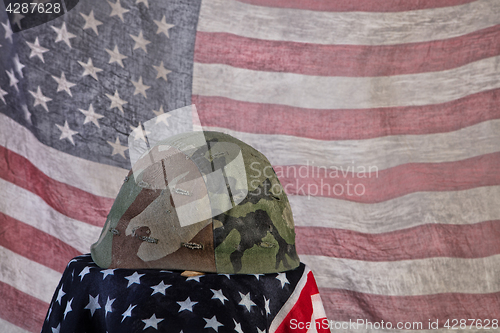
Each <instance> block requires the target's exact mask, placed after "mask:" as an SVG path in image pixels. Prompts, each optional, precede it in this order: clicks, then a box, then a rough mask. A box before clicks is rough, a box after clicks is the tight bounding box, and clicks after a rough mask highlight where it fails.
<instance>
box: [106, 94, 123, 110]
mask: <svg viewBox="0 0 500 333" xmlns="http://www.w3.org/2000/svg"><path fill="white" fill-rule="evenodd" d="M106 96H107V97H108V98H109V99H110V100H111V106H110V107H109V109H112V108H118V110H120V111H121V112H122V113H124V112H123V105H124V104H127V103H128V102H126V101H124V100H123V99H121V98H120V96H119V95H118V90H115V95H114V96H113V95H110V94H106Z"/></svg>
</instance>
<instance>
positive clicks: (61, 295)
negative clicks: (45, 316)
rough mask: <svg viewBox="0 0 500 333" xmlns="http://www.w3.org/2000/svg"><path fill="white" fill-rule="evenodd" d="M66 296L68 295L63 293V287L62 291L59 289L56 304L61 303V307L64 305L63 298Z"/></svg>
mask: <svg viewBox="0 0 500 333" xmlns="http://www.w3.org/2000/svg"><path fill="white" fill-rule="evenodd" d="M64 295H66V293H65V292H64V291H63V286H61V289H59V292H58V293H57V298H56V302H59V304H60V305H62V303H61V301H62V298H63V296H64Z"/></svg>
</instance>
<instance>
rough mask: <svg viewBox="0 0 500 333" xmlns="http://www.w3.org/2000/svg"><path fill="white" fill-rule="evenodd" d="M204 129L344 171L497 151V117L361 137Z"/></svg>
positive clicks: (277, 160) (285, 157)
mask: <svg viewBox="0 0 500 333" xmlns="http://www.w3.org/2000/svg"><path fill="white" fill-rule="evenodd" d="M283 121H286V120H285V119H284V120H283ZM204 130H212V131H219V132H224V133H226V134H230V135H232V136H234V137H235V138H238V139H240V140H241V141H243V142H245V143H247V144H249V145H250V146H252V147H254V148H255V149H257V150H258V151H260V152H261V153H262V154H264V155H265V156H268V158H269V161H270V162H271V164H272V165H306V164H307V162H309V165H311V163H312V162H313V161H314V166H318V167H319V166H322V167H327V168H328V167H331V166H335V167H338V168H340V167H343V170H344V171H346V170H348V169H347V168H350V169H349V170H352V168H353V167H354V168H357V167H361V166H364V167H366V168H367V170H366V171H368V167H369V166H374V167H376V168H377V170H379V171H380V170H384V169H388V168H392V167H395V166H398V165H402V164H406V163H441V162H453V161H460V160H464V159H467V158H471V157H475V156H480V155H484V154H489V153H494V152H499V151H500V119H498V120H490V121H486V122H482V123H479V124H476V125H473V126H469V127H465V128H462V129H460V130H457V131H453V132H447V133H436V134H423V135H392V136H384V137H379V138H373V139H365V140H336V141H322V140H315V139H309V138H302V137H295V136H289V135H276V134H253V133H245V132H239V131H233V130H229V129H225V128H218V127H204ZM471 147H474V149H471ZM356 170H358V169H356ZM339 172H340V171H339Z"/></svg>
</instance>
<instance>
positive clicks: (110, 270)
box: [90, 104, 115, 280]
mask: <svg viewBox="0 0 500 333" xmlns="http://www.w3.org/2000/svg"><path fill="white" fill-rule="evenodd" d="M90 105H92V104H90ZM114 271H115V270H114V269H106V270H104V271H101V273H102V274H103V275H102V279H103V280H104V279H105V278H106V277H107V276H108V275H114Z"/></svg>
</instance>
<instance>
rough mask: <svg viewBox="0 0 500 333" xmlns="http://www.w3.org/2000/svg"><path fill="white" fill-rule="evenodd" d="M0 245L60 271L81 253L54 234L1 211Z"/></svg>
mask: <svg viewBox="0 0 500 333" xmlns="http://www.w3.org/2000/svg"><path fill="white" fill-rule="evenodd" d="M0 246H2V247H5V248H7V249H9V250H10V251H12V252H15V253H17V254H20V255H22V256H23V257H26V258H28V259H29V260H32V261H35V262H37V263H39V264H42V265H44V266H47V267H50V268H52V269H53V270H56V271H58V272H61V273H62V272H64V269H65V268H66V264H67V263H68V262H69V261H70V260H71V259H72V258H74V257H76V256H79V255H80V254H81V253H80V252H79V251H78V250H76V249H74V248H72V247H71V246H70V245H68V244H66V243H64V242H63V241H61V240H59V239H57V238H55V237H54V236H51V235H49V234H47V233H45V232H43V231H40V230H38V229H36V228H33V227H32V226H29V225H27V224H24V223H22V222H20V221H18V220H16V219H14V218H12V217H10V216H7V215H5V214H2V213H0Z"/></svg>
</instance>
